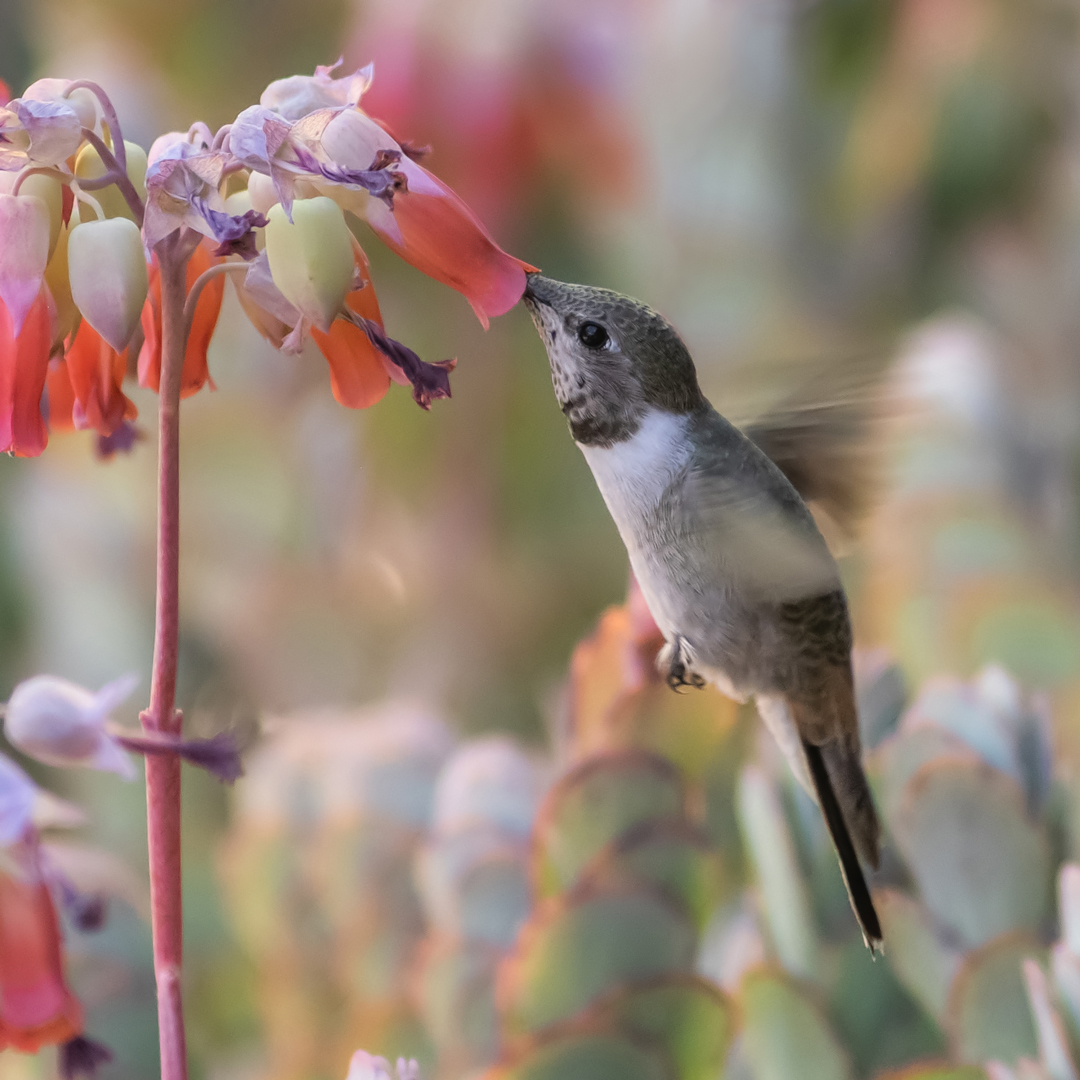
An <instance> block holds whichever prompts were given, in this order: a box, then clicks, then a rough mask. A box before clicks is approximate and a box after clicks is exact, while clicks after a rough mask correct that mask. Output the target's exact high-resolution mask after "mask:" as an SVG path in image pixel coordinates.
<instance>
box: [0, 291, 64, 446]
mask: <svg viewBox="0 0 1080 1080" xmlns="http://www.w3.org/2000/svg"><path fill="white" fill-rule="evenodd" d="M51 342H52V315H51V312H50V304H49V297H48V293H47V292H46V291H45V290H44V289H42V290H41V291H40V292H39V293H38V295H37V298H36V299H35V300H34V303H33V305H32V306H31V308H30V311H29V313H28V314H27V316H26V319H25V321H24V322H23V326H22V331H21V332H20V333H18V334H16V333H15V323H14V320H13V319H12V318H11V316H10V315H9V314H8V310H7V307H6V306H5V305H4V304H3V303H2V302H0V453H11V454H15V455H17V456H18V457H36V456H37V455H38V454H40V453H41V451H42V450H44V449H45V447H46V445H47V444H48V441H49V433H48V429H47V428H46V426H45V420H44V418H43V417H42V415H41V397H42V392H43V390H44V388H45V377H46V375H47V374H48V370H49V348H50V345H51Z"/></svg>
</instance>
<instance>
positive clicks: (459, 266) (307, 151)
mask: <svg viewBox="0 0 1080 1080" xmlns="http://www.w3.org/2000/svg"><path fill="white" fill-rule="evenodd" d="M305 78H306V80H307V81H306V82H305ZM370 78H371V74H370V70H369V69H366V68H365V69H362V70H361V71H359V72H357V73H355V74H354V75H353V76H350V77H348V78H345V79H336V80H335V79H333V78H331V76H330V74H329V72H328V70H327V69H325V68H322V69H320V70H319V71H318V72H317V73H316V75H314V76H307V77H303V76H296V77H294V78H292V79H289V80H284V81H283V83H287V87H285V86H284V85H283V84H275V85H276V86H278V87H279V88H278V89H277V90H274V87H273V86H272V87H271V88H269V89H268V92H267V95H264V101H269V102H270V103H271V105H272V106H274V107H268V106H267V105H266V104H265V103H264V104H260V105H254V106H252V107H251V108H249V109H245V110H244V111H243V112H242V113H241V114H240V115H239V116H238V117H237V118H236V120H235V122H234V123H233V125H232V128H231V130H230V132H229V145H230V148H231V150H232V152H233V153H234V154H235V155H236V157H237V158H238V159H239V160H240V161H241V162H242V163H243V164H244V165H246V166H247V167H248V168H250V169H253V170H254V171H256V172H259V173H263V174H265V175H267V176H269V177H270V178H271V179H272V180H273V182H274V186H275V188H276V190H277V195H278V198H279V199H280V201H281V203H282V205H283V206H284V208H285V210H286V212H289V211H290V209H291V205H292V201H293V199H294V198H298V197H302V196H304V195H308V194H320V195H328V196H329V197H330V198H333V199H334V200H335V201H337V202H339V203H340V205H342V206H343V207H344V208H345V209H347V210H351V211H352V212H353V213H355V214H356V215H357V216H359V217H362V218H365V219H366V220H367V221H368V223H369V224H370V225H371V227H372V228H373V229H374V230H375V231H376V232H377V233H378V234H379V236H380V237H381V238H382V239H383V240H384V241H385V242H386V243H387V245H388V246H389V247H391V248H392V249H393V250H394V251H396V252H397V254H398V255H400V256H401V257H402V258H403V259H405V261H406V262H409V263H411V264H412V265H413V266H415V267H416V268H417V269H418V270H421V271H422V272H423V273H425V274H427V275H428V276H429V277H433V278H435V279H436V280H437V281H441V282H443V283H444V284H446V285H449V286H450V287H451V288H454V289H457V290H458V291H459V292H461V293H462V294H463V295H464V296H465V297H466V298H467V299H468V301H469V303H470V304H472V307H473V310H474V311H475V312H476V314H477V317H478V318H479V319H480V321H481V322H482V323H483V324H484V325H485V326H486V325H487V321H488V318H489V317H490V316H493V315H501V314H503V312H505V311H508V310H509V309H510V308H511V307H513V306H514V304H516V303H517V301H518V300H519V299H520V298H521V294H522V292H523V291H524V288H525V272H526V270H527V269H532V267H529V266H527V264H525V263H522V262H521V261H520V260H519V259H515V258H514V257H513V256H511V255H507V254H506V252H504V251H503V250H502V249H501V248H500V247H499V246H498V245H497V244H496V243H495V241H494V240H492V238H491V236H490V235H489V234H488V232H487V230H486V229H485V228H484V226H483V225H482V223H481V222H480V220H479V219H478V218H477V217H476V215H475V214H474V213H473V212H472V211H471V210H470V209H469V208H468V207H467V206H466V205H465V203H464V202H462V200H461V199H460V198H458V196H457V195H456V194H455V193H454V192H453V191H452V190H451V189H450V188H449V187H447V186H446V185H445V184H444V183H443V182H442V181H441V180H439V179H438V178H437V177H435V176H434V175H433V174H432V173H430V172H428V171H427V170H426V169H424V168H423V167H422V166H421V165H419V164H417V163H416V162H415V161H413V160H411V159H410V158H409V156H408V154H406V152H405V151H404V150H403V148H402V147H401V145H400V144H399V143H398V142H397V141H396V140H395V139H393V138H392V137H391V136H390V135H389V134H388V133H387V132H386V131H385V130H384V129H383V128H382V127H381V126H380V125H379V124H378V123H377V122H376V121H375V120H374V119H372V118H371V117H370V116H368V115H367V113H365V112H364V111H363V110H362V109H361V108H360V106H359V104H357V103H356V102H354V101H352V100H347V101H346V103H344V104H336V105H322V106H321V107H319V108H315V109H313V110H312V111H310V112H307V113H305V114H304V115H302V116H297V115H296V114H297V112H298V111H299V109H300V108H303V107H306V106H307V105H309V104H314V103H315V102H324V101H326V100H327V98H332V99H338V98H340V97H341V96H346V97H347V98H351V97H352V95H353V94H356V92H357V90H359V91H360V92H362V90H363V89H366V88H367V85H368V84H369V83H370ZM340 84H347V85H348V87H349V89H348V91H347V92H345V91H344V88H343V87H341V86H340ZM271 91H273V92H272V93H271ZM357 100H358V95H357ZM279 109H284V110H285V111H278V110H279Z"/></svg>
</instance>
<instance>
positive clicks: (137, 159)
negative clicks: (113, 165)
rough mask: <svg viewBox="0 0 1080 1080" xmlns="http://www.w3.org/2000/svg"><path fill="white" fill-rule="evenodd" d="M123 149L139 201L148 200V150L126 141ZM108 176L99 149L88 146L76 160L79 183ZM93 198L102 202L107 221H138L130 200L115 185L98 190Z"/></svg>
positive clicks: (76, 174) (129, 176)
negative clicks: (120, 218) (117, 218)
mask: <svg viewBox="0 0 1080 1080" xmlns="http://www.w3.org/2000/svg"><path fill="white" fill-rule="evenodd" d="M124 150H125V151H126V153H127V174H128V179H129V180H130V181H131V182H132V183H133V184H134V185H135V190H136V191H137V192H138V194H139V198H140V199H143V200H145V199H146V151H145V150H144V149H143V148H142V147H141V146H139V144H138V143H133V142H128V141H127V139H125V140H124ZM104 175H105V165H104V163H103V162H102V160H101V156H100V155H99V154H98V152H97V150H95V149H94V147H92V146H91V145H90V144H89V143H87V144H86V145H85V146H84V147H83V148H82V149H81V150H80V151H79V156H78V157H77V158H76V159H75V176H76V177H77V178H78V179H79V180H96V179H97V178H98V177H99V176H104ZM93 194H94V198H95V199H97V201H98V202H99V203H101V209H102V211H104V214H105V216H106V217H107V218H116V217H126V218H129V219H130V220H131V221H134V220H135V216H134V214H132V212H131V207H130V206H128V203H127V199H125V198H124V196H123V194H122V193H121V192H120V189H119V188H118V187H117V186H116V185H115V184H110V185H109V186H108V187H105V188H102V189H101V190H100V191H95V192H94V193H93Z"/></svg>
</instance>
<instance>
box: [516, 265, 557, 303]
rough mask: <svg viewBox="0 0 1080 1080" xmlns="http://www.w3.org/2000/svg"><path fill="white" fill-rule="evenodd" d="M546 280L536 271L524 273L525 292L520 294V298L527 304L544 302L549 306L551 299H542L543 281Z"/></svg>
mask: <svg viewBox="0 0 1080 1080" xmlns="http://www.w3.org/2000/svg"><path fill="white" fill-rule="evenodd" d="M546 281H547V278H545V277H544V275H543V274H541V273H539V272H538V271H533V272H532V273H528V274H526V275H525V292H524V293H523V294H522V299H523V300H524V301H525V303H526V304H527V305H533V304H546V305H547V306H548V307H551V301H550V300H546V299H544V283H545V282H546Z"/></svg>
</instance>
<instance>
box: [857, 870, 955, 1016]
mask: <svg viewBox="0 0 1080 1080" xmlns="http://www.w3.org/2000/svg"><path fill="white" fill-rule="evenodd" d="M874 906H875V907H876V908H877V912H878V915H879V917H880V918H881V928H882V932H883V933H884V935H885V941H886V942H888V947H887V949H886V951H885V956H886V958H887V960H888V962H889V964H890V965H891V966H892V969H893V971H894V972H896V977H897V978H898V979H899V980H900V982H901V983H903V984H904V986H905V987H906V988H907V990H908V992H909V993H910V994H911V995H912V997H914V998H915V1000H916V1001H918V1002H919V1004H920V1005H922V1007H923V1008H924V1009H925V1010H926V1011H927V1012H928V1013H929V1014H930V1015H931V1016H932V1017H933V1018H934V1019H935V1020H937V1021H938V1023H939V1024H944V1022H945V1016H946V1010H947V1008H948V1003H949V987H950V986H952V981H953V978H954V976H955V975H956V972H957V969H958V968H959V966H960V959H961V954H960V953H959V951H957V950H956V949H952V948H950V947H949V946H948V945H946V944H945V943H944V942H942V941H941V939H940V938H939V937H938V935H937V934H936V933H935V931H934V928H933V925H932V923H931V919H930V913H929V912H928V911H927V910H926V909H925V908H924V907H923V906H922V904H920V903H919V902H918V901H917V900H914V899H912V898H911V897H910V896H907V895H905V894H904V893H902V892H899V891H898V890H896V889H879V890H877V891H875V893H874Z"/></svg>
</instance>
